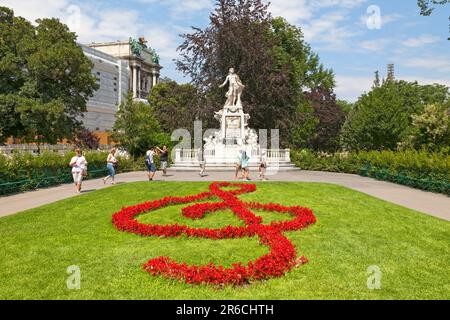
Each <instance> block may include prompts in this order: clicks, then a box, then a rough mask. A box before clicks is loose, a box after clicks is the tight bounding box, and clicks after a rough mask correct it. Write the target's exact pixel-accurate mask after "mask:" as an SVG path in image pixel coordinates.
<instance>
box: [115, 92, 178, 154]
mask: <svg viewBox="0 0 450 320" xmlns="http://www.w3.org/2000/svg"><path fill="white" fill-rule="evenodd" d="M112 138H113V139H114V140H115V141H117V142H118V144H119V145H120V146H122V147H124V148H125V149H126V150H127V151H128V152H129V153H130V154H131V155H132V156H133V157H139V156H143V155H144V154H145V152H146V151H147V150H148V148H149V147H153V146H161V145H169V142H170V137H169V135H167V134H165V133H163V131H162V130H161V127H160V125H159V123H158V120H157V119H156V117H155V114H154V111H153V108H152V107H150V106H149V105H147V104H145V103H143V102H135V101H133V97H132V95H131V94H129V95H128V97H127V99H126V100H125V101H124V102H122V104H121V105H120V107H119V110H118V111H117V114H116V122H115V123H114V128H113V134H112Z"/></svg>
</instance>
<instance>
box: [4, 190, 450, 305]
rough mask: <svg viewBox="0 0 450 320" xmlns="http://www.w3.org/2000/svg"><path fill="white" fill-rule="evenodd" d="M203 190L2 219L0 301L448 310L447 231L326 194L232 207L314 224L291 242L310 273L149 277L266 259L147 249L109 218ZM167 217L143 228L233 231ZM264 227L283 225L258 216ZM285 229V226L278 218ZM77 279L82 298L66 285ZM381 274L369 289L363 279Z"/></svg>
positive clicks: (112, 196) (98, 201) (278, 196)
mask: <svg viewBox="0 0 450 320" xmlns="http://www.w3.org/2000/svg"><path fill="white" fill-rule="evenodd" d="M208 185H209V183H185V182H180V183H172V182H153V183H133V184H123V185H117V186H115V187H111V188H107V189H102V190H100V191H96V192H92V193H86V194H83V195H81V196H77V197H74V198H71V199H68V200H64V201H60V202H57V203H54V204H51V205H47V206H44V207H41V208H38V209H33V210H29V211H26V212H23V213H20V214H16V215H13V216H9V217H5V218H1V219H0V235H1V237H0V257H1V260H0V298H1V299H450V264H449V262H450V251H449V244H450V222H447V221H443V220H439V219H436V218H433V217H429V216H427V215H424V214H421V213H418V212H415V211H412V210H409V209H405V208H403V207H400V206H397V205H394V204H390V203H387V202H384V201H381V200H378V199H375V198H373V197H370V196H367V195H364V194H361V193H358V192H354V191H352V190H349V189H346V188H343V187H339V186H335V185H328V184H313V183H259V184H257V191H256V192H255V193H252V194H246V195H243V196H240V198H241V199H245V200H255V201H260V202H263V203H267V202H275V203H280V204H284V205H301V206H306V207H310V208H312V209H313V210H314V212H315V214H316V217H317V218H318V221H317V223H316V224H315V225H313V226H311V227H309V228H308V229H305V230H302V231H296V232H291V233H288V234H287V235H288V237H289V238H290V239H291V240H292V241H293V242H294V243H295V245H296V246H297V251H298V253H299V254H304V255H305V256H306V257H307V258H308V259H309V263H308V264H306V265H304V266H301V267H299V268H297V269H294V270H292V271H291V272H289V273H288V274H287V275H285V276H284V277H281V278H275V279H271V280H268V281H263V282H256V283H253V284H251V285H248V286H245V287H237V288H235V287H225V288H223V289H219V288H215V287H211V286H206V285H202V286H193V285H187V284H185V283H183V282H178V281H175V280H168V279H165V278H162V277H152V276H150V275H149V274H148V273H146V272H145V271H144V270H143V269H142V268H141V265H142V264H143V263H144V262H146V261H147V260H148V259H150V258H152V257H157V256H160V255H164V256H169V257H171V258H173V259H176V260H177V261H186V262H188V263H196V264H204V263H207V262H210V261H212V262H214V263H220V264H223V265H225V266H229V265H231V264H232V263H234V262H238V261H243V262H245V263H246V262H247V261H248V260H250V259H255V258H257V257H259V256H261V255H263V254H265V253H267V248H266V247H264V246H261V245H260V244H259V243H258V240H257V238H250V239H235V240H207V239H188V238H185V237H183V238H169V239H165V238H156V237H152V238H144V237H140V236H137V235H133V234H130V233H126V232H119V231H117V230H116V229H115V227H114V226H113V225H112V223H111V215H112V214H113V213H114V212H116V211H118V210H120V209H121V208H122V207H123V206H128V205H133V204H137V203H140V202H143V201H146V200H151V199H158V198H162V197H164V196H166V195H178V196H183V195H190V194H197V193H199V192H202V191H205V190H207V187H208ZM181 207H182V206H175V207H170V208H164V209H161V210H159V211H155V212H152V213H148V214H146V215H143V216H141V217H140V219H141V221H145V222H148V223H158V224H168V223H170V224H171V223H175V222H178V223H183V224H188V225H190V226H207V227H219V226H226V225H229V224H232V225H239V224H240V223H241V222H240V221H239V220H238V219H237V218H236V217H235V216H234V215H233V214H232V213H231V212H218V213H216V214H210V215H207V217H206V218H205V219H203V220H198V221H193V220H189V219H185V218H184V217H183V216H181V213H180V208H181ZM258 214H260V215H263V219H264V222H265V223H266V222H268V221H271V220H272V219H280V218H284V217H282V216H280V215H279V214H267V213H264V214H262V213H258ZM286 218H287V217H286ZM71 265H78V266H79V267H80V268H81V289H80V290H69V289H67V286H66V279H67V277H68V276H69V274H67V273H66V269H67V267H68V266H71ZM371 265H376V266H378V267H379V268H380V269H381V271H382V278H381V289H380V290H369V289H368V288H367V278H368V275H367V268H368V267H369V266H371Z"/></svg>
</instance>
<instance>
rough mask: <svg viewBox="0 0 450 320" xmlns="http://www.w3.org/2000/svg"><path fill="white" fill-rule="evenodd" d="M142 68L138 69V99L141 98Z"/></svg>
mask: <svg viewBox="0 0 450 320" xmlns="http://www.w3.org/2000/svg"><path fill="white" fill-rule="evenodd" d="M141 90H142V88H141V68H139V69H138V75H137V91H138V98H139V99H140V98H141Z"/></svg>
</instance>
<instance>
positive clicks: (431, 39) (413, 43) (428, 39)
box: [402, 34, 440, 48]
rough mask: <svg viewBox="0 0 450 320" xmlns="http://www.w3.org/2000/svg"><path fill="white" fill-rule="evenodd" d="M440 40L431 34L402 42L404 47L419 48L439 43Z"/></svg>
mask: <svg viewBox="0 0 450 320" xmlns="http://www.w3.org/2000/svg"><path fill="white" fill-rule="evenodd" d="M439 40H440V38H439V37H438V36H433V35H431V34H424V35H421V36H419V37H416V38H409V39H406V40H405V41H403V42H402V44H403V45H404V46H407V47H412V48H418V47H423V46H426V45H429V44H433V43H436V42H439Z"/></svg>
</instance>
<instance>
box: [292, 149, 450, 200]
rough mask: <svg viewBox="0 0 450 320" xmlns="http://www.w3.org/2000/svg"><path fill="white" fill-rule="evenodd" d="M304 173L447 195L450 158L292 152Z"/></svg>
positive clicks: (413, 153) (449, 191) (423, 154)
mask: <svg viewBox="0 0 450 320" xmlns="http://www.w3.org/2000/svg"><path fill="white" fill-rule="evenodd" d="M292 160H293V161H294V162H295V163H296V165H297V166H299V167H300V168H301V169H304V170H315V171H329V172H342V173H354V174H360V175H362V176H367V177H372V178H375V179H379V180H384V181H391V182H395V183H399V184H403V185H407V186H410V187H414V188H418V189H422V190H428V191H433V192H440V193H444V194H448V195H450V156H449V155H448V154H446V153H443V152H440V153H439V152H435V153H432V152H426V151H416V150H405V151H360V152H350V153H336V154H326V153H316V152H312V151H309V150H301V151H300V150H296V151H293V152H292Z"/></svg>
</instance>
